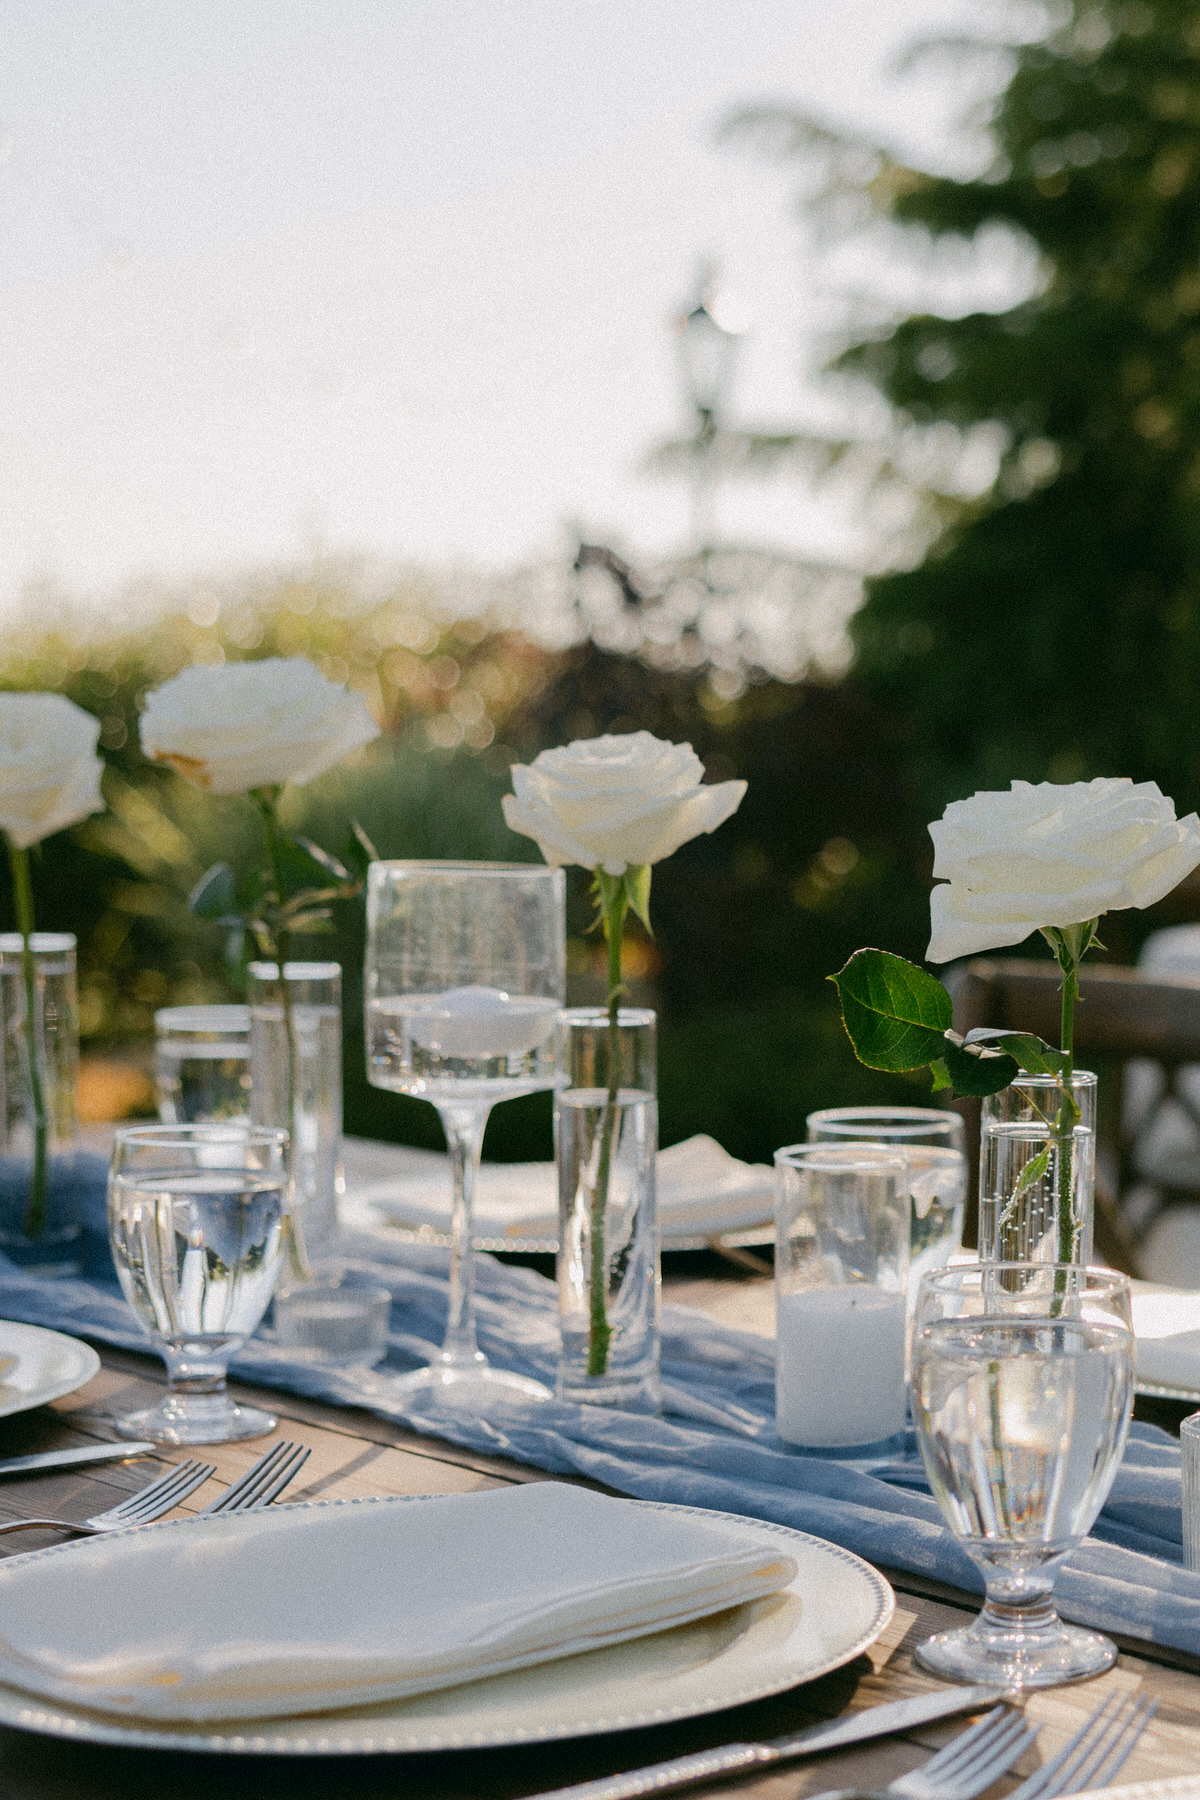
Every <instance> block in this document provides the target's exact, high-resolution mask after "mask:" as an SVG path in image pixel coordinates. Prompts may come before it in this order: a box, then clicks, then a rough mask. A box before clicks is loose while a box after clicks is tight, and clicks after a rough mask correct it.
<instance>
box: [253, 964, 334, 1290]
mask: <svg viewBox="0 0 1200 1800" xmlns="http://www.w3.org/2000/svg"><path fill="white" fill-rule="evenodd" d="M248 993H249V999H250V1077H251V1081H250V1116H251V1118H252V1119H253V1120H254V1123H255V1124H256V1125H275V1126H278V1127H280V1128H282V1129H284V1130H286V1131H287V1132H289V1133H290V1136H291V1146H292V1196H291V1203H290V1206H289V1208H288V1229H287V1232H286V1234H285V1237H284V1267H283V1273H282V1275H281V1276H280V1285H281V1286H282V1287H288V1286H291V1285H293V1284H295V1283H304V1282H311V1281H312V1280H313V1278H314V1277H316V1278H318V1279H320V1280H323V1281H326V1282H329V1283H336V1281H337V1279H338V1277H339V1276H340V1274H341V1270H342V1260H341V1247H340V1225H339V1221H338V1203H339V1201H340V1200H341V1197H342V1193H343V1190H344V1187H345V1179H344V1177H343V1174H342V970H341V965H340V964H339V963H335V962H287V963H285V964H284V969H283V980H282V981H280V979H279V965H278V963H273V962H252V963H251V964H250V969H249V988H248Z"/></svg>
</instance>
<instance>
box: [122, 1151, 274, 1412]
mask: <svg viewBox="0 0 1200 1800" xmlns="http://www.w3.org/2000/svg"><path fill="white" fill-rule="evenodd" d="M287 1148H288V1139H287V1133H286V1131H275V1130H271V1129H268V1128H265V1127H262V1126H256V1125H239V1124H220V1125H211V1124H210V1125H126V1126H121V1127H119V1128H118V1130H117V1134H116V1142H115V1147H114V1149H113V1159H112V1169H111V1172H110V1175H109V1182H108V1231H109V1240H110V1242H111V1244H112V1252H113V1261H114V1262H115V1264H116V1267H117V1275H118V1277H119V1279H120V1282H121V1287H122V1290H123V1292H124V1294H125V1298H126V1299H127V1300H128V1302H129V1304H130V1306H131V1307H132V1308H133V1310H134V1312H135V1314H136V1315H137V1318H138V1321H139V1323H140V1324H141V1325H143V1326H144V1327H145V1329H146V1330H147V1331H148V1332H149V1334H150V1336H151V1338H152V1339H153V1341H154V1345H155V1348H156V1349H157V1350H158V1351H159V1353H160V1354H161V1356H162V1357H163V1358H164V1360H165V1362H166V1365H167V1384H168V1385H167V1393H166V1397H165V1398H164V1399H163V1400H162V1401H161V1402H160V1403H159V1405H157V1406H154V1407H150V1408H148V1409H146V1410H143V1411H140V1412H136V1413H131V1414H128V1415H127V1416H125V1417H123V1418H121V1419H118V1420H117V1430H118V1431H119V1432H120V1433H121V1434H122V1436H124V1437H131V1438H151V1439H153V1440H154V1441H155V1442H157V1443H165V1444H220V1443H224V1442H226V1441H227V1440H228V1439H231V1438H245V1437H259V1436H261V1435H262V1434H263V1433H264V1432H267V1431H273V1430H274V1428H275V1420H274V1419H273V1418H272V1417H271V1415H270V1414H269V1413H265V1412H260V1411H258V1409H257V1408H255V1407H249V1406H235V1405H234V1403H233V1401H232V1400H231V1399H230V1398H229V1395H228V1394H227V1393H226V1391H225V1371H226V1368H227V1366H228V1363H229V1359H230V1357H231V1356H232V1355H233V1353H234V1351H235V1350H237V1349H238V1348H239V1346H240V1345H241V1344H242V1343H244V1342H245V1340H246V1339H247V1338H248V1337H249V1336H250V1335H251V1333H252V1332H253V1331H254V1330H255V1329H256V1327H257V1326H258V1324H259V1322H260V1320H261V1319H262V1316H263V1314H264V1312H265V1311H266V1309H267V1306H268V1303H269V1302H270V1299H271V1294H272V1291H273V1289H274V1286H275V1278H276V1276H277V1274H278V1273H279V1264H280V1255H281V1249H282V1243H281V1233H282V1229H283V1218H284V1210H285V1206H286V1202H287V1193H288V1158H287Z"/></svg>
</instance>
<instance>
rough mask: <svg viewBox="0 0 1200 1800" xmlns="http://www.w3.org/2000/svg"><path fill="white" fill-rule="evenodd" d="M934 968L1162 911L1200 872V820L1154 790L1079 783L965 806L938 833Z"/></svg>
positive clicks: (955, 808) (1048, 785)
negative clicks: (1126, 911) (1055, 930)
mask: <svg viewBox="0 0 1200 1800" xmlns="http://www.w3.org/2000/svg"><path fill="white" fill-rule="evenodd" d="M929 835H930V837H932V839H933V847H934V862H933V873H934V877H935V878H936V879H938V880H940V881H943V882H945V883H946V885H945V886H943V887H935V888H934V890H933V893H932V895H931V896H930V908H929V910H930V914H931V918H932V924H933V936H932V938H931V940H930V944H929V949H928V951H927V952H926V955H927V958H928V960H929V961H930V962H938V963H941V962H949V961H951V959H952V958H954V957H956V956H975V955H977V954H978V953H979V952H980V951H981V950H995V949H998V948H999V947H1000V946H1001V945H1002V944H1019V943H1020V942H1021V940H1022V938H1026V937H1028V936H1029V934H1030V932H1031V931H1037V930H1039V929H1041V928H1042V927H1045V926H1051V925H1057V926H1064V925H1081V924H1083V923H1085V921H1087V920H1088V919H1097V918H1099V917H1100V914H1101V913H1105V912H1111V911H1114V910H1116V909H1119V908H1120V907H1124V906H1152V905H1153V904H1154V902H1155V901H1156V900H1161V899H1162V898H1163V896H1164V895H1165V894H1169V893H1170V891H1171V889H1172V888H1173V887H1174V886H1175V885H1176V883H1177V882H1179V881H1182V879H1183V877H1184V876H1185V875H1187V874H1189V873H1190V872H1191V870H1192V869H1194V868H1195V867H1196V865H1197V864H1198V863H1200V820H1198V819H1197V817H1196V815H1195V813H1189V815H1188V817H1187V818H1186V819H1180V820H1177V819H1176V817H1175V803H1174V801H1173V800H1168V799H1167V798H1166V797H1165V796H1164V795H1163V794H1162V793H1160V791H1159V789H1158V788H1157V787H1156V786H1155V784H1154V782H1152V781H1142V782H1138V783H1137V784H1136V785H1135V784H1134V783H1133V782H1132V781H1125V780H1120V781H1116V780H1106V779H1103V778H1101V779H1098V780H1096V781H1075V782H1071V783H1070V784H1068V785H1067V786H1057V785H1055V783H1053V782H1049V781H1043V782H1040V783H1038V785H1037V786H1033V785H1032V784H1031V783H1030V782H1028V781H1014V782H1013V784H1012V788H1011V791H1010V792H1008V793H983V794H975V795H973V796H972V798H971V799H970V800H955V801H954V802H953V803H952V804H951V805H950V806H948V807H947V808H946V811H945V814H944V815H943V817H942V818H941V819H940V820H939V821H938V822H937V824H935V825H931V826H930V827H929Z"/></svg>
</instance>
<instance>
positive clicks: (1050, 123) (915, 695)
mask: <svg viewBox="0 0 1200 1800" xmlns="http://www.w3.org/2000/svg"><path fill="white" fill-rule="evenodd" d="M1045 16H1046V18H1047V20H1048V21H1049V24H1048V27H1047V29H1046V31H1045V33H1044V35H1043V36H1041V37H1040V38H1038V39H1036V40H1035V41H1029V42H1024V43H1021V44H1019V45H1016V46H1015V47H1014V48H1012V50H1011V51H1010V52H1009V53H1008V55H1007V68H1008V72H1009V73H1008V79H1007V82H1006V83H1005V85H1004V86H1003V87H1002V89H1001V91H1000V92H999V94H998V97H997V99H996V100H995V103H994V105H993V107H992V110H991V119H990V128H989V136H990V142H991V159H990V164H989V166H987V167H985V168H983V169H982V170H981V172H980V174H979V175H978V176H976V177H974V178H955V177H951V176H948V175H944V174H933V173H930V172H928V171H925V170H921V169H917V168H906V167H903V166H902V165H899V164H897V163H896V162H895V161H894V160H893V159H891V158H889V157H888V156H887V155H886V154H885V153H884V152H882V151H875V152H874V153H873V155H869V154H868V153H867V152H866V150H865V147H864V146H862V145H859V144H851V143H847V142H846V141H844V140H838V139H837V138H836V137H835V136H834V135H832V134H830V133H828V132H822V131H818V130H817V129H816V128H814V127H811V126H806V124H805V122H803V121H800V122H796V121H793V122H792V123H791V129H790V131H789V130H788V128H787V126H786V125H781V123H780V121H779V120H778V119H776V120H775V121H774V126H773V128H772V129H773V134H774V140H773V141H774V142H775V143H776V144H779V143H780V142H781V141H782V146H783V148H784V149H785V150H786V151H788V152H792V151H799V152H800V153H801V154H803V155H804V156H805V157H806V158H807V159H808V160H809V164H810V166H811V165H812V162H813V159H814V158H815V159H817V160H819V161H822V162H823V163H824V166H825V168H826V170H827V171H828V172H829V174H830V181H829V184H828V185H827V187H826V190H825V192H826V195H828V194H829V192H830V190H831V189H832V188H836V189H837V190H838V192H839V194H840V195H841V197H842V199H843V200H844V199H845V196H846V194H847V193H848V192H849V191H851V190H854V189H857V192H858V195H859V197H860V199H863V200H865V202H866V204H867V205H868V206H869V208H870V209H871V211H872V213H873V214H874V216H875V218H876V219H878V218H880V217H882V218H883V219H885V220H887V221H890V222H892V223H894V224H895V225H897V226H899V227H901V228H903V231H904V232H907V233H909V234H912V233H917V234H920V235H922V236H924V237H925V238H927V239H928V240H929V241H930V243H931V245H932V246H933V247H934V248H935V249H936V250H943V249H945V250H947V251H953V249H954V247H955V242H956V240H957V241H958V242H960V243H961V242H962V241H964V240H967V241H971V242H973V243H974V244H975V246H976V248H977V251H978V253H979V255H980V256H981V257H984V258H986V257H987V256H988V255H992V256H994V255H995V254H996V247H997V245H998V244H1002V242H1003V239H1004V237H1005V236H1006V235H1007V237H1008V239H1009V240H1010V241H1011V242H1014V243H1016V244H1019V245H1022V246H1024V248H1025V251H1026V252H1027V253H1028V252H1032V253H1033V255H1032V256H1029V257H1028V260H1029V261H1030V262H1031V263H1034V262H1036V266H1037V268H1038V270H1039V271H1040V272H1039V274H1038V276H1037V278H1036V279H1035V281H1034V282H1033V284H1032V291H1030V292H1029V293H1028V294H1027V296H1026V297H1024V298H1021V299H1020V300H1019V301H1017V303H1015V304H1013V305H1011V306H1010V307H1009V308H1008V309H1007V310H1005V311H1001V312H996V313H992V312H985V311H980V310H976V311H973V312H967V313H966V314H964V315H962V316H952V315H951V314H950V313H949V312H948V311H947V312H946V313H945V314H940V313H937V312H934V311H929V312H925V313H921V314H917V315H915V316H909V317H907V318H904V319H902V320H900V321H899V322H898V323H896V324H894V325H892V326H890V327H888V328H885V329H883V330H881V331H880V332H879V333H878V334H877V335H872V336H869V337H864V338H862V339H860V341H858V342H857V343H855V344H853V345H852V346H850V347H849V348H848V349H847V350H846V352H845V354H844V355H843V356H842V357H841V358H840V362H839V364H838V366H839V367H840V369H841V370H842V371H843V372H848V373H851V374H854V375H857V376H860V377H863V378H865V379H866V380H867V381H868V382H870V383H871V384H873V385H874V386H875V387H876V388H877V389H878V390H879V391H880V392H881V393H882V394H883V395H884V396H885V397H886V398H887V399H888V401H890V403H891V405H892V408H893V417H894V423H895V428H896V429H895V437H894V440H893V442H894V446H895V447H896V448H897V449H899V447H900V446H901V445H902V444H903V443H904V442H905V441H908V440H911V438H912V437H913V435H914V434H917V435H919V434H922V433H924V434H927V436H928V435H929V434H936V433H938V432H940V433H941V434H942V435H943V437H944V436H945V434H946V432H947V428H949V430H950V432H951V433H958V434H960V435H961V440H962V441H963V442H965V441H966V435H967V434H969V433H971V432H973V431H975V430H976V428H978V427H980V426H986V427H988V428H989V429H990V430H991V431H992V433H993V437H994V440H995V441H996V442H997V444H998V445H999V465H998V470H997V474H996V479H995V482H994V484H993V485H992V487H991V488H990V489H989V491H988V492H987V493H986V494H985V495H984V496H983V497H982V498H981V499H979V500H976V501H973V502H966V503H959V504H956V505H955V504H949V505H944V506H943V509H942V517H943V519H944V521H945V523H944V525H943V528H942V529H941V530H940V532H939V533H938V535H937V537H936V540H935V541H934V543H933V545H932V548H931V549H930V550H929V551H928V553H927V554H926V555H925V556H924V558H923V560H920V561H919V563H918V564H917V566H914V567H906V568H903V569H899V570H897V571H896V572H894V573H891V574H887V575H883V576H880V577H877V578H876V579H874V580H872V581H870V582H869V583H868V587H867V598H866V604H865V605H864V607H863V608H862V610H861V612H860V613H859V614H858V616H857V618H856V619H855V621H854V624H853V637H854V643H855V648H856V660H855V668H854V674H855V679H856V680H857V681H859V682H860V683H861V684H862V686H863V687H864V689H865V690H866V691H867V692H868V693H869V694H870V695H871V696H872V697H873V698H874V699H876V700H877V701H879V702H881V703H882V704H883V705H884V706H885V707H886V708H887V709H888V710H889V711H890V712H893V713H894V714H895V716H896V717H897V718H898V720H899V722H900V725H901V728H902V730H903V731H904V732H905V733H906V734H907V737H908V741H909V743H910V745H911V754H912V767H913V769H914V772H915V775H916V778H917V780H918V781H919V784H920V791H921V792H922V794H923V795H924V801H925V808H926V809H927V811H928V812H929V814H930V816H932V815H933V814H934V813H935V812H937V811H938V810H940V808H941V806H942V805H943V803H944V802H945V800H947V799H949V798H953V797H957V796H961V795H962V794H964V793H966V792H969V791H970V790H971V789H972V788H974V787H980V786H1003V785H1007V783H1008V782H1009V781H1010V780H1011V779H1012V778H1013V777H1014V776H1026V777H1029V778H1031V779H1042V778H1045V777H1047V776H1049V777H1050V778H1051V779H1057V780H1068V779H1075V778H1079V777H1084V776H1088V775H1091V774H1096V773H1104V774H1129V775H1132V776H1134V777H1135V778H1146V777H1152V778H1154V779H1156V780H1158V781H1159V782H1160V783H1161V785H1162V786H1163V788H1164V789H1165V791H1167V792H1168V793H1171V794H1173V795H1174V796H1175V797H1176V799H1177V800H1178V801H1179V802H1180V803H1181V808H1182V809H1186V808H1190V807H1192V806H1194V805H1195V804H1196V802H1197V800H1198V799H1200V728H1198V716H1197V711H1196V705H1195V696H1196V693H1197V690H1198V687H1200V23H1198V18H1197V13H1196V9H1195V6H1194V5H1193V4H1192V3H1191V0H1056V4H1054V5H1053V6H1052V7H1048V8H1047V11H1046V15H1045ZM990 22H991V21H990V18H989V23H990ZM991 54H992V56H993V61H994V60H995V53H994V50H993V51H992V53H991ZM759 124H760V125H762V126H763V128H764V129H765V128H766V126H765V125H764V122H763V121H762V120H760V121H759ZM781 132H782V134H783V135H782V140H781ZM864 170H865V175H864ZM842 216H843V217H844V216H845V215H844V213H843V215H842ZM859 216H860V217H861V215H859ZM931 441H932V439H931ZM939 441H940V440H939Z"/></svg>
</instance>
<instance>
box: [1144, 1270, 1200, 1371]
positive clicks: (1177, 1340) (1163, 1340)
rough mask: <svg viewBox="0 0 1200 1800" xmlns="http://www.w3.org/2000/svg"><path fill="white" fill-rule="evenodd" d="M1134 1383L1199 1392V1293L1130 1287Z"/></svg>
mask: <svg viewBox="0 0 1200 1800" xmlns="http://www.w3.org/2000/svg"><path fill="white" fill-rule="evenodd" d="M1133 1332H1134V1336H1135V1337H1136V1338H1137V1373H1138V1380H1139V1381H1142V1382H1146V1383H1147V1384H1148V1385H1149V1386H1150V1387H1173V1388H1185V1389H1192V1390H1194V1391H1195V1392H1196V1393H1200V1294H1197V1293H1193V1292H1191V1290H1189V1289H1186V1288H1168V1287H1158V1286H1156V1285H1152V1284H1151V1283H1149V1282H1144V1281H1135V1282H1134V1284H1133Z"/></svg>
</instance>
